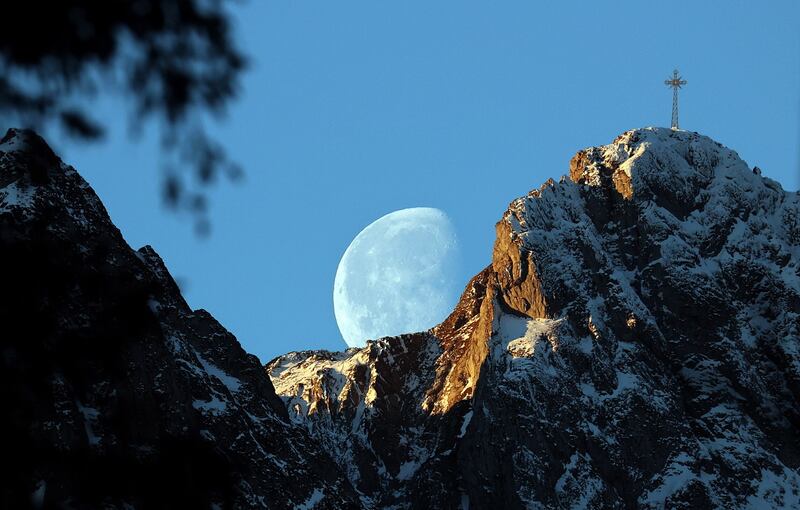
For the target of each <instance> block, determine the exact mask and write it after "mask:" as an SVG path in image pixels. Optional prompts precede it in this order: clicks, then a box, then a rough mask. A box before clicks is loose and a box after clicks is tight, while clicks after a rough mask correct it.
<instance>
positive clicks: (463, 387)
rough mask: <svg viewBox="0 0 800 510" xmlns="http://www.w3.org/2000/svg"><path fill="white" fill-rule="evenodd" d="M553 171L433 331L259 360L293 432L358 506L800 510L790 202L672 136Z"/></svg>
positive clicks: (641, 138) (720, 151) (727, 158)
mask: <svg viewBox="0 0 800 510" xmlns="http://www.w3.org/2000/svg"><path fill="white" fill-rule="evenodd" d="M569 173H570V175H569V179H566V178H562V180H561V181H560V182H558V183H556V182H554V181H552V180H551V181H548V182H547V183H546V184H545V185H544V186H542V187H541V188H540V189H538V190H534V191H532V192H530V193H529V194H528V195H527V196H525V197H523V198H520V199H518V200H515V201H514V202H512V203H511V205H510V206H509V208H508V210H507V211H506V212H505V214H504V215H503V217H502V219H501V221H500V222H499V223H498V224H497V240H496V242H495V247H494V252H493V256H492V261H491V265H490V266H489V267H487V268H486V269H485V270H484V271H483V272H481V273H480V274H479V275H477V276H476V277H475V278H474V279H473V280H472V281H471V282H470V283H469V285H468V286H467V288H466V290H465V292H464V294H463V296H462V298H461V301H460V303H459V304H458V306H457V308H456V310H455V311H454V312H453V314H452V315H451V316H450V317H449V318H448V319H447V320H445V321H444V322H443V323H442V324H440V325H439V326H437V327H435V328H433V329H432V330H431V331H429V332H426V333H419V334H416V335H408V336H403V337H399V338H386V339H380V340H378V341H371V342H368V345H367V347H365V348H364V349H360V350H359V349H351V350H348V351H347V352H345V353H336V354H333V353H320V352H313V353H308V352H301V353H291V354H288V355H286V356H282V357H279V358H277V359H275V360H273V361H272V362H271V363H269V364H268V366H267V372H268V373H269V374H270V376H271V377H272V380H273V382H274V384H275V386H276V389H277V392H278V394H279V395H280V396H281V397H282V398H283V400H284V403H285V405H286V406H287V408H288V409H289V412H290V413H291V412H292V410H294V411H295V412H294V414H293V415H292V419H293V420H294V421H295V422H297V423H299V424H302V425H303V426H304V427H307V429H308V430H309V431H310V432H311V434H312V435H313V436H314V437H316V438H318V439H319V440H320V441H321V442H322V443H323V445H325V446H326V448H327V449H328V451H329V452H330V453H331V456H332V457H333V458H334V459H335V460H336V461H337V462H339V464H340V465H341V466H343V468H344V467H346V468H347V473H348V477H349V478H350V480H351V481H352V483H353V485H354V486H356V487H357V488H358V489H359V490H360V491H361V492H362V493H363V494H364V495H365V498H364V500H363V501H364V505H365V507H373V508H389V507H391V508H472V509H476V508H478V509H480V508H745V507H752V508H798V507H800V474H799V471H798V468H800V384H799V383H800V339H799V338H798V330H799V329H800V315H798V314H800V258H799V256H800V244H799V243H800V223H798V219H799V218H800V200H798V195H797V194H796V193H788V192H785V191H783V190H782V189H781V187H780V186H779V185H778V184H777V183H775V182H774V181H771V180H769V179H767V178H763V177H761V176H759V175H755V174H754V173H753V172H752V171H751V170H750V169H749V168H748V167H747V165H746V164H745V163H744V162H743V161H742V160H741V159H739V157H738V156H737V155H736V153H734V152H733V151H731V150H729V149H726V148H724V147H723V146H721V145H720V144H718V143H716V142H714V141H713V140H710V139H709V138H706V137H703V136H701V135H698V134H696V133H690V132H685V131H673V130H668V129H657V128H647V129H640V130H634V131H629V132H626V133H624V134H623V135H621V136H620V137H618V138H617V139H616V140H614V142H613V143H611V144H610V145H607V146H603V147H595V148H590V149H586V150H583V151H580V152H579V153H578V154H577V155H576V156H575V157H574V158H573V159H572V161H571V162H570V172H569ZM347 388H352V389H351V390H347ZM356 388H358V391H354V390H355V389H356ZM321 396H322V397H321Z"/></svg>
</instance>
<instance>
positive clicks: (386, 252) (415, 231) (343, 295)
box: [333, 207, 461, 347]
mask: <svg viewBox="0 0 800 510" xmlns="http://www.w3.org/2000/svg"><path fill="white" fill-rule="evenodd" d="M459 266H460V255H459V251H458V242H457V239H456V235H455V230H454V229H453V225H452V224H451V223H450V220H449V218H448V217H447V215H446V214H445V213H444V212H442V211H440V210H439V209H432V208H430V207H414V208H411V209H401V210H399V211H395V212H393V213H389V214H387V215H386V216H383V217H382V218H380V219H378V220H377V221H375V222H373V223H371V224H369V225H368V226H367V227H366V228H365V229H364V230H362V231H361V232H360V233H359V234H358V235H357V236H356V238H355V239H353V242H352V243H350V246H349V247H348V248H347V250H346V251H345V252H344V255H343V256H342V260H341V261H340V262H339V267H338V269H337V270H336V278H335V280H334V283H333V310H334V313H335V315H336V323H337V324H338V325H339V331H341V332H342V337H343V338H344V340H345V342H347V344H348V345H349V346H350V347H361V346H363V345H364V344H365V342H366V340H368V339H377V338H381V337H385V336H395V335H399V334H401V333H413V332H417V331H425V330H427V329H429V328H431V327H433V326H435V325H436V324H438V323H439V322H441V321H442V320H444V319H445V318H446V317H447V315H448V314H449V313H450V312H451V311H452V309H453V307H454V306H455V304H456V301H457V300H458V295H459V291H460V290H461V285H459V283H460V282H458V281H457V279H458V276H459V269H460V267H459Z"/></svg>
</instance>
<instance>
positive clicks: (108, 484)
mask: <svg viewBox="0 0 800 510" xmlns="http://www.w3.org/2000/svg"><path fill="white" fill-rule="evenodd" d="M0 267H1V268H3V273H4V275H3V276H4V278H3V287H2V292H0V323H2V325H3V337H2V342H0V402H2V403H3V409H4V413H3V418H2V419H0V449H1V450H2V452H3V462H2V466H3V467H2V472H0V506H2V507H3V508H26V507H29V506H31V507H34V508H100V507H102V508H142V509H146V508H303V507H304V505H305V506H308V507H309V508H310V507H312V506H313V507H315V508H331V509H334V508H336V509H338V508H357V507H359V506H360V503H359V495H358V494H357V492H356V491H354V490H353V488H352V487H351V485H350V483H349V482H348V480H347V479H346V477H345V476H343V474H342V472H341V470H340V469H339V468H338V467H337V466H336V465H335V464H334V463H333V462H332V461H331V459H330V458H329V456H328V455H327V454H326V453H325V452H324V451H323V450H322V449H321V448H320V446H319V445H318V444H317V442H316V441H315V440H314V439H312V438H310V437H309V435H308V434H307V433H306V432H305V431H304V430H302V429H299V428H297V427H293V426H292V425H291V424H290V422H289V420H288V414H287V413H286V410H285V407H284V406H283V404H282V402H281V401H280V400H279V399H278V398H277V396H276V394H275V391H274V388H273V386H272V383H271V382H270V380H269V378H267V377H266V376H265V374H264V372H263V369H262V367H261V365H260V363H259V362H258V360H257V358H255V357H254V356H251V355H248V354H246V353H245V352H244V351H243V350H242V348H241V347H240V345H239V343H238V342H237V341H236V339H235V338H234V337H233V336H232V335H231V334H230V333H228V332H227V331H226V330H225V329H224V328H223V327H222V326H221V325H219V323H217V322H216V321H215V320H214V319H213V317H211V316H210V315H209V314H208V313H207V312H205V311H204V310H191V309H190V308H189V307H188V306H187V304H186V302H185V301H184V300H183V298H182V297H181V295H180V292H179V290H178V288H177V286H176V285H175V282H174V281H173V280H172V277H171V276H170V275H169V273H168V272H167V269H166V268H165V267H164V264H163V263H162V261H161V259H160V258H159V257H158V255H157V254H156V253H155V251H154V250H153V249H152V248H150V247H148V246H146V247H144V248H142V249H140V250H138V251H134V250H132V249H131V248H130V247H129V246H128V245H127V244H126V243H125V241H124V239H123V238H122V235H121V234H120V232H119V231H118V230H117V229H116V228H115V227H114V225H113V224H112V223H111V221H110V219H109V218H108V215H107V213H106V211H105V208H104V207H103V205H102V203H101V202H100V200H99V199H98V198H97V196H96V195H95V194H94V192H93V191H92V189H91V188H90V187H89V186H88V184H87V183H86V182H85V181H84V180H83V179H82V178H81V177H80V176H79V175H78V174H77V172H76V171H75V170H74V169H73V168H72V167H70V166H67V165H65V164H63V163H62V162H61V160H59V159H58V158H57V157H56V156H55V154H53V152H52V151H51V150H50V148H49V147H47V145H46V144H45V142H44V141H43V140H42V139H41V138H39V137H38V136H37V135H36V134H34V133H32V132H29V131H19V130H9V132H8V133H7V134H6V135H5V137H3V138H2V140H0Z"/></svg>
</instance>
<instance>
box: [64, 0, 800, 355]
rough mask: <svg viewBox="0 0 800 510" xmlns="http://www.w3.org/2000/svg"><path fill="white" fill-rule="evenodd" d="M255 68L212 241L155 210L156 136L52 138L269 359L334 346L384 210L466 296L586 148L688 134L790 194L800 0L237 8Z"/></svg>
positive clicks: (219, 195) (217, 129)
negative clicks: (360, 248)
mask: <svg viewBox="0 0 800 510" xmlns="http://www.w3.org/2000/svg"><path fill="white" fill-rule="evenodd" d="M233 13H234V16H235V18H236V28H237V37H238V38H239V40H240V42H241V45H242V47H243V48H244V50H245V51H246V52H247V53H248V54H249V56H250V58H251V63H252V66H251V68H250V70H249V71H248V72H247V73H246V75H245V76H244V80H243V90H242V94H241V96H240V98H239V99H238V100H237V101H236V102H235V104H233V105H232V107H231V108H230V111H229V113H228V115H227V117H226V118H225V119H224V120H222V121H220V122H218V123H215V124H214V125H213V126H211V130H212V132H213V133H214V134H215V137H216V138H217V140H218V141H220V142H222V143H223V144H224V145H225V146H226V147H227V149H228V151H229V153H230V155H232V156H233V157H234V158H235V159H236V160H237V161H239V162H240V163H241V164H242V165H243V166H244V169H245V171H246V178H245V180H244V181H243V182H241V183H240V184H230V183H225V182H221V183H219V184H218V185H217V186H215V187H214V188H213V190H212V192H211V220H212V227H213V231H212V235H211V237H210V238H207V239H202V238H197V237H196V236H195V234H194V232H193V229H192V224H191V221H190V219H189V218H185V217H180V216H176V215H174V214H172V213H169V212H167V211H166V210H165V209H164V208H163V207H162V205H161V201H160V188H159V162H160V156H159V151H158V143H157V139H158V137H157V126H149V128H148V129H146V130H145V132H144V134H143V136H142V137H141V139H139V141H138V142H132V141H130V140H129V139H128V137H127V130H126V126H127V124H126V121H125V112H126V111H127V105H125V104H124V103H123V102H121V101H119V100H117V99H116V98H109V99H105V100H102V101H101V102H100V103H99V104H98V105H97V112H99V115H100V116H102V117H103V118H104V119H105V120H106V121H107V122H109V123H110V124H111V126H112V131H111V134H110V137H109V138H108V140H107V142H106V143H104V144H101V145H86V146H75V145H72V144H69V143H66V142H64V143H59V142H58V140H56V143H54V145H55V147H56V149H57V150H59V151H60V152H61V154H62V156H63V157H64V159H65V160H67V161H68V162H69V163H71V164H73V165H74V166H75V167H76V168H78V170H79V171H80V172H81V173H82V174H83V175H84V176H85V177H86V178H87V179H88V180H89V182H90V184H92V186H93V187H94V188H95V190H96V191H97V192H98V194H99V195H100V197H101V198H102V199H103V201H104V202H105V204H106V207H107V208H108V210H109V212H110V214H111V217H112V219H113V220H114V221H115V223H116V224H117V226H118V227H119V228H120V229H121V231H122V233H123V234H124V235H125V237H126V239H127V240H128V242H129V243H130V244H131V245H132V246H133V247H134V248H138V247H139V246H141V245H144V244H151V245H153V246H154V248H155V249H156V250H157V251H158V253H160V254H161V256H162V257H163V258H164V260H165V261H166V263H167V266H168V267H169V269H170V270H171V272H172V274H173V275H174V276H175V277H176V278H177V279H178V280H179V281H180V282H181V283H182V285H183V287H184V291H185V295H186V297H187V299H188V301H189V303H190V304H191V305H192V306H193V307H195V308H205V309H207V310H209V311H210V312H211V313H212V314H213V315H214V316H215V317H216V318H217V319H218V320H219V321H220V322H221V323H222V324H223V325H224V326H226V327H227V328H228V329H229V330H231V331H232V332H233V333H234V334H235V335H236V336H237V338H238V339H239V340H240V342H241V343H242V345H243V346H244V347H245V349H247V350H248V351H249V352H252V353H254V354H256V355H258V356H259V357H260V358H261V359H262V361H268V360H269V359H271V358H272V357H274V356H276V355H278V354H281V353H284V352H287V351H290V350H299V349H335V350H339V349H343V348H344V347H345V344H344V342H343V340H342V338H341V336H340V334H339V331H338V329H337V327H336V323H335V320H334V315H333V307H332V297H331V296H332V285H333V279H334V275H335V272H336V267H337V264H338V262H339V259H340V257H341V255H342V253H343V252H344V250H345V249H346V248H347V246H348V244H349V243H350V241H351V240H352V239H353V237H355V235H356V234H358V232H359V231H360V230H361V229H362V228H363V227H365V226H366V225H367V224H369V223H370V222H372V221H374V220H375V219H377V218H379V217H380V216H382V215H384V214H386V213H388V212H391V211H394V210H397V209H402V208H407V207H418V206H426V207H437V208H440V209H442V210H444V211H445V212H446V213H447V214H448V215H449V216H450V218H451V219H452V221H453V223H454V224H455V227H456V229H457V233H458V235H459V237H460V240H461V246H462V250H463V259H464V264H463V266H464V270H463V274H462V275H461V278H462V280H463V284H466V282H467V281H468V279H469V278H470V277H471V276H472V275H473V274H475V273H476V272H478V271H479V270H480V269H482V268H483V267H484V266H486V265H487V264H488V263H489V261H490V257H491V250H492V243H493V241H494V223H495V222H496V221H497V220H498V219H499V218H500V215H501V214H502V212H503V211H504V210H505V208H506V206H507V205H508V203H509V202H510V201H511V200H513V199H514V198H516V197H517V196H521V195H523V194H525V193H527V191H528V190H530V189H532V188H534V187H538V186H540V185H541V184H542V182H544V181H545V180H546V179H547V178H549V177H553V178H555V179H557V178H558V177H559V176H561V175H562V174H565V173H568V162H569V159H570V157H571V156H572V155H573V154H574V153H575V152H576V151H577V150H579V149H581V148H584V147H587V146H592V145H601V144H605V143H609V142H610V141H611V140H612V139H613V138H614V137H616V136H617V135H618V134H619V133H621V132H623V131H625V130H628V129H632V128H637V127H643V126H650V125H655V126H668V125H669V121H670V113H671V110H670V108H671V99H672V96H671V92H670V90H669V89H668V88H667V87H665V85H664V83H663V82H664V80H665V79H666V78H667V77H668V76H669V74H670V73H671V72H672V69H673V68H675V67H678V68H679V69H680V71H681V74H682V75H683V76H684V77H685V78H686V79H687V80H688V82H689V83H688V85H687V86H686V87H685V88H684V90H683V91H682V92H681V127H683V128H685V129H689V130H693V131H698V132H700V133H703V134H706V135H708V136H711V137H713V138H714V139H716V140H717V141H719V142H721V143H723V144H725V145H727V146H729V147H731V148H733V149H735V150H737V151H738V152H739V154H740V156H742V157H743V158H744V159H745V160H746V161H747V162H748V163H750V164H751V165H758V166H760V167H761V168H762V169H763V171H764V174H765V175H767V176H769V177H772V178H774V179H776V180H778V181H780V182H781V183H782V184H783V186H784V188H787V189H791V190H796V189H798V185H800V170H799V169H800V163H799V162H798V156H799V155H800V146H799V145H798V137H799V135H800V132H799V131H798V129H799V126H800V110H799V109H798V103H799V100H800V33H799V32H800V31H798V30H797V27H798V21H800V2H796V1H773V2H745V1H738V2H737V1H704V2H696V1H695V2H686V1H672V2H642V1H636V2H613V3H612V2H574V1H573V2H549V3H547V4H544V3H539V2H528V1H524V2H523V1H507V2H493V3H491V4H490V3H489V2H477V1H437V2H419V1H408V2H392V3H390V2H373V1H370V2H368V1H358V2H312V1H308V2H290V1H255V0H252V1H250V2H247V3H241V4H239V5H238V6H236V7H235V8H234V9H233Z"/></svg>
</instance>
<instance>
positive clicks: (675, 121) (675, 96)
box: [664, 69, 686, 129]
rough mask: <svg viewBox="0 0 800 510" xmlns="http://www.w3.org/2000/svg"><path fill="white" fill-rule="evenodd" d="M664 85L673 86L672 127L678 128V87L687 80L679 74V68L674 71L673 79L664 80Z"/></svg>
mask: <svg viewBox="0 0 800 510" xmlns="http://www.w3.org/2000/svg"><path fill="white" fill-rule="evenodd" d="M664 85H667V86H669V87H672V129H678V89H679V88H681V85H686V80H684V79H682V78H681V77H680V76H679V75H678V70H677V69H675V70H674V71H672V79H670V80H664Z"/></svg>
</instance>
